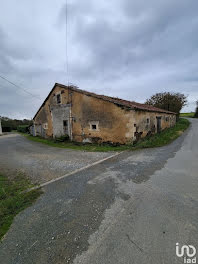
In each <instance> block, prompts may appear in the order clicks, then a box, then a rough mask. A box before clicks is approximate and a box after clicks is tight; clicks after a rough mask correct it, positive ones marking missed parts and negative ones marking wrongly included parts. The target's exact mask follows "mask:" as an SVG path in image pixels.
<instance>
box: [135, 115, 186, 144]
mask: <svg viewBox="0 0 198 264" xmlns="http://www.w3.org/2000/svg"><path fill="white" fill-rule="evenodd" d="M189 125H190V121H188V120H187V119H184V118H180V119H179V121H178V122H177V123H176V125H175V126H174V127H172V128H168V129H165V130H164V131H162V132H161V133H159V134H155V135H153V136H151V137H149V138H145V139H143V140H142V141H140V142H138V143H137V145H136V146H137V148H154V147H161V146H164V145H167V144H169V143H171V142H172V141H173V140H175V139H177V138H178V137H179V136H181V134H182V133H183V132H184V131H185V130H186V129H187V128H188V127H189Z"/></svg>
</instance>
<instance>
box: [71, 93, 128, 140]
mask: <svg viewBox="0 0 198 264" xmlns="http://www.w3.org/2000/svg"><path fill="white" fill-rule="evenodd" d="M127 113H128V109H126V108H123V107H120V106H117V105H115V104H112V103H110V102H108V101H104V100H101V99H97V98H94V97H92V96H87V95H85V94H82V93H79V92H73V93H72V117H73V124H72V131H73V139H74V141H79V142H83V141H85V142H86V141H91V142H113V143H117V142H120V143H123V144H124V143H126V141H127V138H126V136H125V135H126V133H127V131H128V128H127V126H126V124H127V123H128V122H129V116H128V115H127ZM91 122H98V128H99V129H98V130H97V131H93V130H91V129H90V123H91Z"/></svg>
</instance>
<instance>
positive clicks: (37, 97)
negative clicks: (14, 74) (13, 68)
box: [0, 75, 41, 100]
mask: <svg viewBox="0 0 198 264" xmlns="http://www.w3.org/2000/svg"><path fill="white" fill-rule="evenodd" d="M0 78H1V79H3V80H4V81H6V82H8V83H10V84H11V85H13V86H15V87H16V88H18V89H19V90H23V91H24V92H25V93H27V94H29V95H31V96H32V97H35V98H36V99H38V100H41V98H40V97H39V96H37V95H34V94H32V93H30V92H29V91H27V90H26V89H24V88H22V87H20V86H19V85H17V84H15V83H13V82H11V81H9V80H8V79H7V78H5V77H3V76H1V75H0Z"/></svg>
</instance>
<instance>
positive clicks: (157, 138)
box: [23, 118, 190, 152]
mask: <svg viewBox="0 0 198 264" xmlns="http://www.w3.org/2000/svg"><path fill="white" fill-rule="evenodd" d="M189 124H190V122H189V121H188V120H187V119H183V118H180V119H179V121H178V122H177V123H176V125H175V126H174V127H172V128H168V129H166V130H164V131H162V132H161V133H160V134H155V135H151V136H149V137H146V138H144V139H142V140H141V141H139V142H137V143H136V144H134V145H120V146H112V145H109V144H101V145H98V144H81V143H75V142H70V141H65V142H62V141H57V140H52V139H44V138H41V137H33V136H31V135H27V134H23V135H24V136H25V137H27V138H28V139H30V140H32V141H35V142H40V143H43V144H46V145H49V146H52V147H59V148H68V149H74V150H84V151H101V152H105V151H123V150H135V149H140V148H150V147H159V146H163V145H166V144H169V143H171V142H172V141H173V140H174V139H176V138H177V137H179V136H180V135H181V134H182V132H183V131H184V130H186V129H187V128H188V126H189ZM61 140H62V138H61Z"/></svg>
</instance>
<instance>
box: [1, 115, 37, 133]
mask: <svg viewBox="0 0 198 264" xmlns="http://www.w3.org/2000/svg"><path fill="white" fill-rule="evenodd" d="M32 123H33V122H32V120H28V119H23V120H19V119H11V118H8V117H1V125H2V130H3V132H10V131H12V130H17V129H18V128H19V127H21V126H24V127H28V126H30V125H32Z"/></svg>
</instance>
